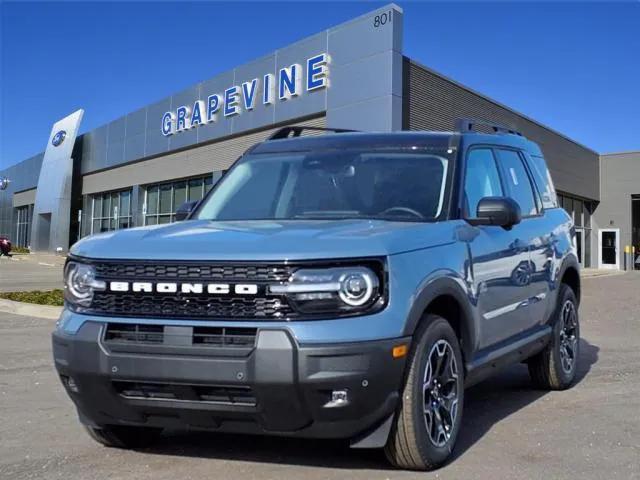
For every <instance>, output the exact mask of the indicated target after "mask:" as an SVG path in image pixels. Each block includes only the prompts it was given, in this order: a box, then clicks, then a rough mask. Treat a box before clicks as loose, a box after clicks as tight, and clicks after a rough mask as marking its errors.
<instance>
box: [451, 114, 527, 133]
mask: <svg viewBox="0 0 640 480" xmlns="http://www.w3.org/2000/svg"><path fill="white" fill-rule="evenodd" d="M479 125H481V126H485V127H489V128H491V129H492V130H493V132H494V133H508V134H511V135H518V136H520V137H522V133H521V132H519V131H517V130H514V129H513V128H509V127H507V126H506V125H501V124H499V123H494V122H489V121H487V120H477V119H475V118H458V119H457V120H456V131H457V132H460V133H464V132H477V131H478V130H477V128H475V127H477V126H479Z"/></svg>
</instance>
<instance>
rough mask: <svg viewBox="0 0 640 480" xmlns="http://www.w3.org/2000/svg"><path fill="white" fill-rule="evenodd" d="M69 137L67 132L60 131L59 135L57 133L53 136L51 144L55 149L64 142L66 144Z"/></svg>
mask: <svg viewBox="0 0 640 480" xmlns="http://www.w3.org/2000/svg"><path fill="white" fill-rule="evenodd" d="M66 136H67V132H65V131H64V130H60V131H59V132H58V133H56V134H55V135H54V136H53V139H52V140H51V144H52V145H53V146H54V147H57V146H58V145H60V144H61V143H62V142H64V139H65V138H66Z"/></svg>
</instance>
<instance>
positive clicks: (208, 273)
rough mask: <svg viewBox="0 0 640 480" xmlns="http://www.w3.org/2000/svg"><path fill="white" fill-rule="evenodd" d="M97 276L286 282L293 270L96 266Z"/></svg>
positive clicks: (220, 265) (195, 265) (236, 266)
mask: <svg viewBox="0 0 640 480" xmlns="http://www.w3.org/2000/svg"><path fill="white" fill-rule="evenodd" d="M95 267H96V274H97V276H98V277H101V278H111V279H114V280H128V279H135V280H143V279H146V280H158V279H163V280H175V279H180V280H183V281H189V280H194V279H196V280H203V281H207V280H210V281H221V280H224V281H253V282H280V281H285V280H287V279H288V278H289V276H290V275H291V274H292V273H293V268H292V267H291V266H288V265H282V264H262V263H260V264H227V263H190V264H178V263H171V262H165V263H162V262H159V263H156V262H154V263H116V262H101V263H96V264H95Z"/></svg>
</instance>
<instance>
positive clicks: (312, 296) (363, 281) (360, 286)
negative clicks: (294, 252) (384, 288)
mask: <svg viewBox="0 0 640 480" xmlns="http://www.w3.org/2000/svg"><path fill="white" fill-rule="evenodd" d="M269 291H270V292H271V293H273V294H279V295H286V296H287V298H288V299H289V301H290V302H291V304H292V306H293V307H294V308H296V309H297V310H299V311H300V312H302V313H328V312H335V313H356V312H361V311H365V310H368V309H370V308H371V307H373V306H374V304H375V303H376V302H377V301H379V300H380V299H381V298H380V281H379V279H378V276H377V275H376V274H375V273H374V272H373V270H371V269H370V268H367V267H336V268H326V269H301V270H298V271H296V272H295V273H294V274H293V275H291V278H289V281H288V283H286V284H283V285H271V286H270V287H269Z"/></svg>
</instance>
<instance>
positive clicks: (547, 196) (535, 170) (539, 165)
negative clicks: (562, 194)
mask: <svg viewBox="0 0 640 480" xmlns="http://www.w3.org/2000/svg"><path fill="white" fill-rule="evenodd" d="M529 158H530V159H531V162H530V164H531V173H532V174H533V179H534V181H535V182H536V185H537V186H538V191H539V192H540V195H541V197H542V207H543V208H555V207H557V206H558V199H557V197H556V189H555V188H554V186H553V180H551V174H550V173H549V169H548V168H547V163H546V162H545V161H544V158H542V157H537V156H534V155H530V156H529Z"/></svg>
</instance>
